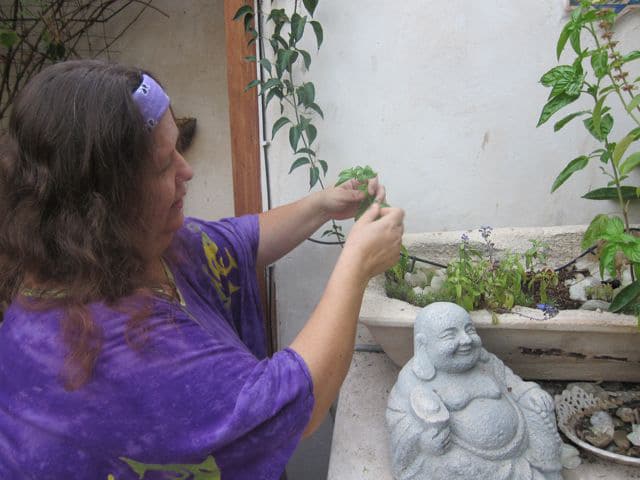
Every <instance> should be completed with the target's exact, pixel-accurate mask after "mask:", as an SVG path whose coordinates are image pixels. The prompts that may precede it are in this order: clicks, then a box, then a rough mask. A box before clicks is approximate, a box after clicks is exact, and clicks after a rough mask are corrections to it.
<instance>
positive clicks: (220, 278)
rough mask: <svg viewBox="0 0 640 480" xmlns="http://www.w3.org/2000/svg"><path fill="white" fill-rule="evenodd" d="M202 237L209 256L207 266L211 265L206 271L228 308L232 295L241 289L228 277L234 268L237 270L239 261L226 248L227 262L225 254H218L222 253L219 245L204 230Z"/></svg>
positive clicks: (205, 250) (203, 245) (206, 254)
mask: <svg viewBox="0 0 640 480" xmlns="http://www.w3.org/2000/svg"><path fill="white" fill-rule="evenodd" d="M201 238H202V248H203V250H204V255H205V256H206V257H207V266H208V267H209V268H208V270H207V269H205V273H206V274H207V276H208V277H209V279H210V280H211V283H212V284H213V286H214V288H215V289H216V292H218V296H219V297H220V299H221V300H222V302H223V303H224V305H225V307H227V308H228V307H230V306H231V295H232V294H234V293H235V292H237V291H238V290H240V287H238V286H236V285H234V284H232V283H231V281H230V280H229V279H228V278H227V277H228V276H229V274H230V273H231V272H232V271H233V270H234V269H236V270H237V268H238V262H236V259H235V258H233V256H232V255H231V253H230V252H229V250H228V249H226V248H225V249H224V253H225V254H226V256H227V258H226V263H225V259H224V256H223V255H218V254H219V253H220V249H219V248H218V245H216V244H215V242H214V241H213V240H211V238H209V236H208V235H207V234H206V233H204V232H201Z"/></svg>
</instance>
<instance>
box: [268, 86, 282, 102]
mask: <svg viewBox="0 0 640 480" xmlns="http://www.w3.org/2000/svg"><path fill="white" fill-rule="evenodd" d="M276 96H277V97H278V98H280V99H282V97H283V94H282V90H281V89H279V88H272V89H271V90H269V93H268V94H267V99H266V106H269V102H271V99H272V98H273V97H276Z"/></svg>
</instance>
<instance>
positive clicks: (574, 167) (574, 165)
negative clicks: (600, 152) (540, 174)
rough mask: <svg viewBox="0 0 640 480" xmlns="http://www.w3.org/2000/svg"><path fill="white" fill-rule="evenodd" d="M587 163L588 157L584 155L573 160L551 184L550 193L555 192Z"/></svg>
mask: <svg viewBox="0 0 640 480" xmlns="http://www.w3.org/2000/svg"><path fill="white" fill-rule="evenodd" d="M588 163H589V157H587V156H586V155H582V156H580V157H578V158H574V159H573V160H571V161H570V162H569V163H568V164H567V166H566V167H565V168H564V170H562V172H560V175H558V177H557V178H556V179H555V181H554V182H553V186H552V187H551V193H553V192H555V191H556V190H557V189H558V187H560V185H562V184H563V183H564V182H566V181H567V179H568V178H569V177H570V176H571V175H573V174H574V173H575V172H577V171H578V170H582V169H583V168H584V167H586V166H587V164H588Z"/></svg>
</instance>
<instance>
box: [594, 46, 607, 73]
mask: <svg viewBox="0 0 640 480" xmlns="http://www.w3.org/2000/svg"><path fill="white" fill-rule="evenodd" d="M608 58H609V54H608V53H607V50H606V49H605V48H600V49H598V50H596V51H595V52H594V53H593V55H591V66H592V67H593V73H595V74H596V78H597V79H598V80H600V79H601V78H602V77H604V76H605V75H606V74H607V73H609V65H608V63H607V60H608Z"/></svg>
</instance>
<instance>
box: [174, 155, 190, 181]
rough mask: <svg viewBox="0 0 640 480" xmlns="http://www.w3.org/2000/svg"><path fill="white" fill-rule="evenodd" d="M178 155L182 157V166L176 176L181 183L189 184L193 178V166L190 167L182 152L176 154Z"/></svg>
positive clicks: (180, 159) (180, 160) (180, 165)
mask: <svg viewBox="0 0 640 480" xmlns="http://www.w3.org/2000/svg"><path fill="white" fill-rule="evenodd" d="M176 153H177V155H178V156H179V157H180V158H179V162H180V164H179V168H178V173H177V175H176V176H177V177H178V178H179V179H180V180H181V181H183V182H188V181H189V180H191V179H192V178H193V168H191V165H189V162H187V160H186V159H185V158H184V157H183V156H182V154H181V153H180V152H176Z"/></svg>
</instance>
